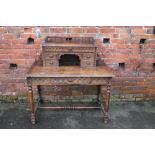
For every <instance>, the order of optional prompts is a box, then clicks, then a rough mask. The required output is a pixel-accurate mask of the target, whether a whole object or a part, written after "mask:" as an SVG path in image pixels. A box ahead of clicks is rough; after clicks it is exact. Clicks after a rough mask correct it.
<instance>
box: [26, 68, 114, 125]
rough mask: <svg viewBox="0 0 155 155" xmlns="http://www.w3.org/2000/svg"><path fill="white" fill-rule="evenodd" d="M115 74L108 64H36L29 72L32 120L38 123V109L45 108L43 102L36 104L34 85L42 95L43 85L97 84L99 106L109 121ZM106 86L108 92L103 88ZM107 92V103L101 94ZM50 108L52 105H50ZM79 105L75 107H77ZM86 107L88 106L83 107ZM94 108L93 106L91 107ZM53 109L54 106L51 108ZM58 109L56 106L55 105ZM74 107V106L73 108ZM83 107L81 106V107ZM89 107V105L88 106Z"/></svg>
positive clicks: (105, 118)
mask: <svg viewBox="0 0 155 155" xmlns="http://www.w3.org/2000/svg"><path fill="white" fill-rule="evenodd" d="M113 76H114V74H113V71H112V70H111V69H110V68H108V67H106V66H97V67H94V68H91V69H89V68H81V67H79V66H77V67H75V66H74V67H73V66H72V67H71V66H60V67H47V66H39V65H35V66H33V67H32V68H31V70H30V71H29V73H28V74H27V84H28V88H29V90H28V96H29V106H30V110H31V122H32V124H35V123H36V110H37V109H38V108H43V106H41V104H35V103H34V99H33V89H32V86H37V88H38V96H40V90H39V89H40V86H41V85H97V86H98V108H101V109H102V110H103V112H104V115H103V118H104V123H107V122H108V120H109V118H108V111H109V103H110V86H111V79H112V77H113ZM102 87H106V94H105V93H104V92H103V88H102ZM104 94H105V100H106V101H105V104H104V105H103V103H102V102H101V96H102V95H104ZM49 108H50V107H49ZM76 108H77V109H78V107H75V109H76ZM83 108H84V109H86V108H87V107H83ZM90 108H93V107H90ZM51 109H52V108H51ZM55 109H56V107H55ZM73 109H74V108H73ZM79 109H81V107H79ZM88 109H89V107H88Z"/></svg>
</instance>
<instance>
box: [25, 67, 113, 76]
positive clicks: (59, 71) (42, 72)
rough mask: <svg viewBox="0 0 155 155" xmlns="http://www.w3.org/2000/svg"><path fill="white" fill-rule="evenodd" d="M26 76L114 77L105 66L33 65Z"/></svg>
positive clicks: (110, 70)
mask: <svg viewBox="0 0 155 155" xmlns="http://www.w3.org/2000/svg"><path fill="white" fill-rule="evenodd" d="M27 77H114V74H113V70H112V69H110V68H108V67H106V66H98V67H94V68H81V67H77V66H60V67H43V66H33V67H32V68H31V70H30V71H29V73H28V74H27Z"/></svg>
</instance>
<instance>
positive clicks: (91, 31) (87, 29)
mask: <svg viewBox="0 0 155 155" xmlns="http://www.w3.org/2000/svg"><path fill="white" fill-rule="evenodd" d="M84 30H85V31H84V32H85V33H98V29H97V28H96V27H89V28H85V29H84Z"/></svg>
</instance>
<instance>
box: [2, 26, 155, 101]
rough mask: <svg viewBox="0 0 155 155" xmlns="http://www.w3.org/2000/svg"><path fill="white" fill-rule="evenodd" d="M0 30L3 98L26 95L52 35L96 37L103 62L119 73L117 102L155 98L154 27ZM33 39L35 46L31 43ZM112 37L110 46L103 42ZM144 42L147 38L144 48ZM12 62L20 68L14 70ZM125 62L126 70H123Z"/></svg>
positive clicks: (114, 89) (114, 88) (115, 81)
mask: <svg viewBox="0 0 155 155" xmlns="http://www.w3.org/2000/svg"><path fill="white" fill-rule="evenodd" d="M39 28H40V31H41V36H37V35H36V31H35V30H36V27H19V26H18V27H17V26H16V27H0V95H18V94H25V93H26V91H27V87H26V82H25V74H26V72H27V70H28V69H29V68H30V66H31V65H32V63H33V62H34V60H35V59H36V58H37V56H38V55H39V54H40V52H41V45H42V43H43V41H44V38H45V37H46V36H47V35H50V36H55V35H56V36H68V35H72V36H92V37H94V38H95V39H96V42H97V46H98V50H97V53H98V56H99V63H100V64H105V65H107V66H109V67H111V68H113V69H114V70H115V74H116V78H114V79H113V83H112V84H113V86H112V100H113V101H118V102H119V101H140V100H146V101H149V100H152V99H154V97H155V82H154V80H155V71H154V70H155V69H153V63H155V34H153V26H133V27H132V26H123V27H122V26H103V27H101V26H96V27H80V26H79V27H52V26H51V27H39ZM29 37H32V38H34V41H35V43H34V44H32V45H28V44H27V39H28V38H29ZM103 38H109V39H110V43H103ZM140 39H147V40H146V41H145V43H144V44H143V45H140ZM10 63H14V64H17V65H18V68H17V69H10V67H9V66H10ZM119 63H125V68H124V69H123V68H121V67H119ZM154 68H155V67H154Z"/></svg>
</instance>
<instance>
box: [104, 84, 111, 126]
mask: <svg viewBox="0 0 155 155" xmlns="http://www.w3.org/2000/svg"><path fill="white" fill-rule="evenodd" d="M110 88H111V83H110V82H108V85H107V90H106V96H105V97H106V100H105V105H104V116H103V118H104V123H105V124H106V123H108V121H109V116H108V112H109V104H110Z"/></svg>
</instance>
